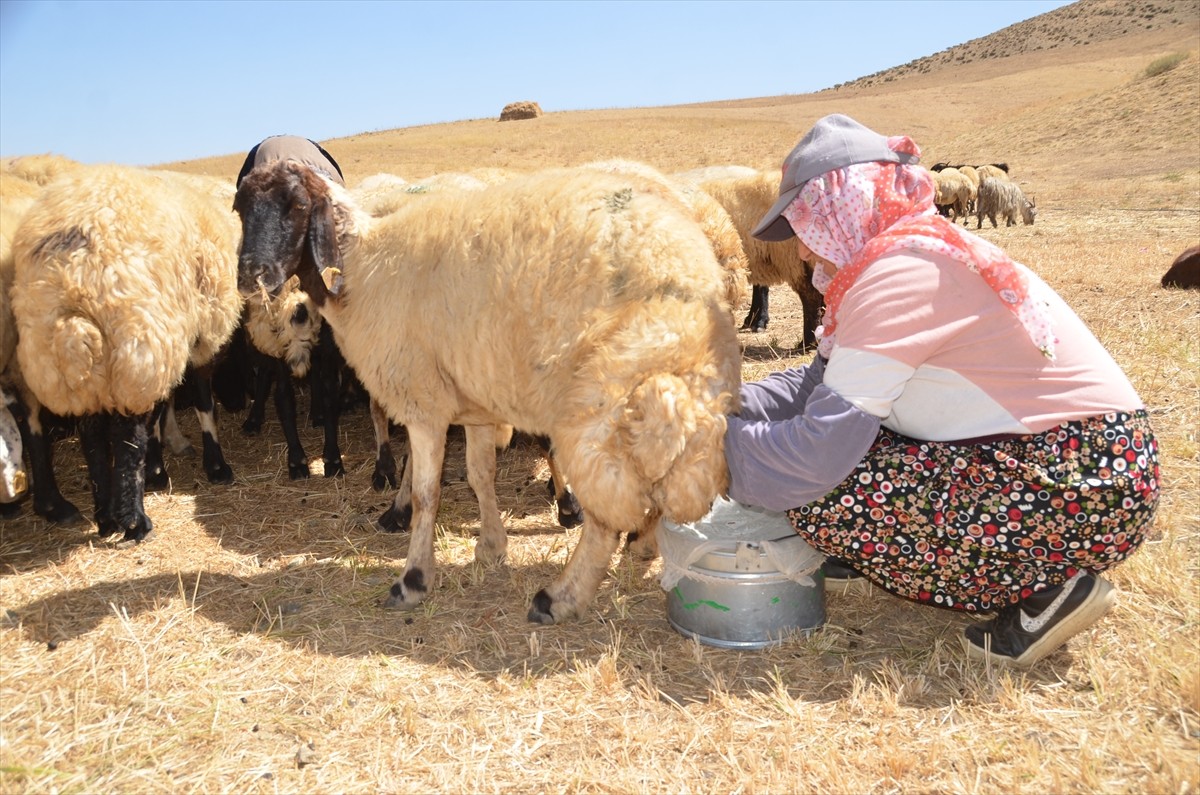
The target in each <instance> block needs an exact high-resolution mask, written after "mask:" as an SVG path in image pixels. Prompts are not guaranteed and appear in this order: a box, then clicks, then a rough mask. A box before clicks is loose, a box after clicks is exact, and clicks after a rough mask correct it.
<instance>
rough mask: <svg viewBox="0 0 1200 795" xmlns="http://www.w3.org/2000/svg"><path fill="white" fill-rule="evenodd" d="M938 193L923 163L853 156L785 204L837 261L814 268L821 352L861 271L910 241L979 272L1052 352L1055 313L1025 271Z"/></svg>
mask: <svg viewBox="0 0 1200 795" xmlns="http://www.w3.org/2000/svg"><path fill="white" fill-rule="evenodd" d="M888 146H889V147H890V148H891V149H893V150H895V151H900V152H907V153H910V154H914V155H920V150H919V149H917V145H916V144H915V143H913V141H912V140H911V139H910V138H908V137H907V136H893V137H892V138H889V139H888ZM933 197H934V186H933V178H932V177H931V176H930V175H929V172H928V171H926V170H925V169H924V168H922V167H920V166H915V165H901V164H898V163H882V162H871V163H855V164H854V165H850V166H846V167H845V168H839V169H835V170H833V171H829V172H826V173H825V174H822V175H821V176H819V177H815V178H814V179H811V180H809V181H808V182H806V183H805V184H804V187H803V188H801V190H800V193H799V194H797V196H796V198H795V199H794V200H793V201H792V203H791V204H789V205H788V206H787V209H785V210H784V211H783V216H784V217H785V218H787V220H788V223H789V224H790V225H791V227H792V229H793V231H795V233H796V236H797V237H799V238H800V240H801V241H803V243H804V245H806V246H808V248H810V249H811V250H812V252H813V253H814V254H816V255H817V256H818V257H821V258H823V259H826V260H829V261H830V262H832V263H833V264H834V266H836V267H837V274H836V275H835V276H833V277H832V278H830V277H829V276H828V275H827V274H825V273H824V269H823V268H820V267H818V268H816V269H815V270H814V272H813V286H814V287H816V288H817V290H818V291H820V292H821V293H822V294H823V295H824V296H825V306H826V310H825V317H824V323H823V325H822V326H821V328H818V329H817V336H818V337H819V338H820V341H819V343H818V346H817V349H818V352H820V354H821V355H822V356H826V357H827V356H829V353H830V351H831V350H832V349H833V341H834V335H835V333H836V330H837V310H838V307H839V305H840V304H841V300H842V297H843V296H844V295H845V294H846V291H847V290H848V289H849V288H850V286H851V285H853V284H854V282H855V280H857V279H858V276H859V274H860V273H862V272H863V270H865V269H866V268H867V266H869V265H870V264H871V263H872V262H874V261H875V260H877V259H879V258H880V257H882V256H884V255H885V254H889V253H891V252H893V251H897V250H900V249H908V250H913V251H928V252H931V253H935V254H941V255H943V256H945V257H949V258H950V259H952V260H954V261H955V262H958V263H960V264H962V265H965V266H966V267H967V268H969V269H970V270H971V271H972V272H973V273H978V274H979V275H980V276H981V277H983V280H984V281H985V282H987V284H988V286H989V287H991V288H992V290H993V291H994V292H995V293H996V295H997V297H998V298H999V299H1000V301H1001V302H1002V303H1003V304H1004V306H1005V307H1006V308H1007V309H1008V310H1009V311H1011V312H1012V313H1013V314H1014V315H1016V317H1017V319H1018V320H1019V321H1020V323H1021V325H1022V326H1023V327H1024V328H1025V331H1026V333H1027V334H1028V335H1029V338H1030V340H1032V341H1033V344H1034V345H1036V346H1037V348H1038V350H1040V351H1041V352H1042V354H1043V355H1044V356H1046V358H1048V359H1053V358H1054V343H1055V338H1054V333H1053V330H1052V329H1051V323H1050V316H1049V313H1048V312H1047V311H1046V306H1045V304H1044V303H1043V302H1041V301H1038V300H1036V299H1035V298H1033V297H1031V296H1030V294H1029V284H1028V279H1027V278H1026V276H1025V273H1024V272H1023V271H1022V270H1021V269H1020V268H1018V267H1017V266H1016V263H1014V262H1013V260H1012V259H1011V258H1010V257H1009V256H1008V255H1007V254H1005V253H1004V252H1003V251H1001V250H1000V249H999V248H997V247H996V246H994V245H992V244H991V243H989V242H988V241H986V240H984V239H983V238H981V237H978V236H976V235H972V234H971V233H970V232H967V231H966V230H963V229H959V228H958V226H957V225H955V224H953V223H951V222H950V221H947V220H946V219H945V218H942V217H941V216H940V215H938V214H937V212H936V210H935V208H934V206H933Z"/></svg>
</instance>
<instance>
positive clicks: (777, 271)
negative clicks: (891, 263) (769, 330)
mask: <svg viewBox="0 0 1200 795" xmlns="http://www.w3.org/2000/svg"><path fill="white" fill-rule="evenodd" d="M779 179H780V178H779V174H777V173H769V172H763V171H759V172H755V173H754V174H753V175H751V176H742V177H726V178H718V179H713V180H708V181H705V182H701V183H700V185H699V187H700V188H701V189H702V190H704V192H705V193H707V194H709V195H710V196H712V197H713V198H714V199H716V200H717V202H718V203H720V205H721V206H722V207H724V208H725V210H726V212H728V213H729V217H730V218H731V219H732V220H733V224H734V226H735V227H736V228H737V230H738V234H739V236H740V237H741V239H742V248H743V250H744V251H745V253H746V260H747V265H748V276H749V281H750V284H752V285H754V294H753V297H752V300H751V306H750V315H748V316H747V318H746V321H745V322H744V323H743V324H742V327H743V328H751V329H753V330H755V331H761V330H763V329H765V328H766V327H767V322H768V320H769V316H770V309H769V305H768V293H767V288H769V287H771V286H772V285H776V284H786V285H789V286H790V287H791V288H792V289H793V290H795V291H796V294H797V295H798V296H799V297H800V303H801V305H802V306H803V307H804V334H803V339H802V343H803V345H805V346H813V345H816V339H817V337H816V328H817V319H818V318H819V317H820V314H821V307H822V306H823V303H824V301H823V299H822V297H821V294H820V293H819V292H817V288H815V287H813V284H812V264H811V263H809V262H805V261H804V260H803V259H801V258H800V249H799V247H798V246H797V245H796V241H795V240H788V241H784V242H782V243H768V242H766V241H763V240H759V239H757V238H755V237H752V236H751V235H750V231H751V230H752V229H754V227H755V225H757V224H758V222H759V220H760V219H761V218H762V217H763V215H765V214H766V212H767V210H769V209H771V205H773V204H774V203H775V201H776V200H777V199H778V198H779Z"/></svg>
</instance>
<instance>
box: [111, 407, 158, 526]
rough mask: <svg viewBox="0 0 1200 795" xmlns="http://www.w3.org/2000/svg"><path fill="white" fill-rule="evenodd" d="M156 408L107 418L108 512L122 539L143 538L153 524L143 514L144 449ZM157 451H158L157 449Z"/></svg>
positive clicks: (144, 512)
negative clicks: (110, 455)
mask: <svg viewBox="0 0 1200 795" xmlns="http://www.w3.org/2000/svg"><path fill="white" fill-rule="evenodd" d="M156 412H157V409H155V410H154V411H150V412H148V413H146V414H135V415H132V416H127V415H124V414H113V415H111V416H110V417H109V421H108V433H109V442H108V447H109V450H110V451H111V453H112V471H113V475H112V480H111V489H112V491H111V495H110V500H111V506H110V508H109V512H110V513H111V515H112V517H113V520H114V521H115V523H116V525H117V529H119V530H124V531H125V540H126V541H144V540H145V539H146V537H147V536H149V535H150V533H151V531H152V530H154V523H153V522H151V521H150V517H149V516H147V515H146V511H145V509H144V501H145V494H146V489H145V486H146V449H147V447H148V445H149V437H150V423H151V422H152V421H153V419H154V416H155V414H156ZM159 452H160V454H161V450H160V451H159Z"/></svg>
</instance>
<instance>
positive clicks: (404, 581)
mask: <svg viewBox="0 0 1200 795" xmlns="http://www.w3.org/2000/svg"><path fill="white" fill-rule="evenodd" d="M446 431H447V426H446V425H441V426H434V425H429V424H423V425H410V426H408V445H409V451H410V457H411V458H412V536H411V537H410V538H409V541H408V561H407V562H406V564H405V566H404V574H403V576H402V577H401V578H400V579H399V580H397V581H396V582H395V583H393V584H392V588H391V591H390V593H389V595H388V598H387V601H386V602H385V603H384V604H385V606H387V607H401V608H411V607H416V606H417V605H418V604H420V603H421V602H422V600H424V598H425V595H426V594H427V593H429V589H430V587H431V586H432V585H433V575H434V565H435V561H434V555H433V523H434V520H435V519H436V518H437V511H438V504H439V502H440V501H441V496H442V463H443V461H444V459H445V454H446ZM490 443H491V442H490V440H489V444H490Z"/></svg>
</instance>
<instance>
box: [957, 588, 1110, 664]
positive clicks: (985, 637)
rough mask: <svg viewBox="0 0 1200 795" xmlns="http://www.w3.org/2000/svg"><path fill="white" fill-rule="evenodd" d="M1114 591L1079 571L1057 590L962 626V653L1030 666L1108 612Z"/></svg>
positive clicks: (976, 658)
mask: <svg viewBox="0 0 1200 795" xmlns="http://www.w3.org/2000/svg"><path fill="white" fill-rule="evenodd" d="M1116 596H1117V592H1116V591H1115V590H1113V587H1112V586H1111V585H1109V584H1108V581H1107V580H1105V579H1103V578H1101V577H1098V576H1096V575H1095V574H1091V573H1089V572H1086V571H1081V572H1079V573H1078V574H1076V575H1075V576H1074V577H1072V578H1071V579H1069V580H1067V581H1066V582H1065V583H1063V584H1062V585H1060V586H1058V587H1057V588H1051V589H1049V590H1047V591H1042V592H1041V593H1037V594H1034V595H1033V596H1030V597H1028V598H1026V599H1022V600H1021V601H1020V602H1018V603H1017V604H1015V605H1011V606H1009V607H1006V608H1004V609H1003V610H1001V611H1000V612H999V613H998V614H997V615H996V617H995V618H993V619H990V620H988V621H983V622H980V623H978V624H973V625H971V626H968V627H967V628H966V629H965V630H963V645H964V646H965V647H966V650H967V657H969V658H971V659H973V660H990V661H991V662H993V663H1000V664H1002V665H1013V666H1016V667H1017V668H1029V667H1031V666H1032V665H1033V664H1034V663H1036V662H1037V661H1038V660H1040V659H1042V658H1043V657H1045V656H1046V655H1048V654H1050V653H1051V652H1053V651H1054V650H1055V649H1057V648H1058V647H1059V646H1062V645H1063V644H1064V643H1066V642H1067V639H1068V638H1070V637H1071V636H1072V635H1075V634H1077V633H1079V632H1082V631H1083V630H1085V629H1087V628H1088V627H1090V626H1091V625H1092V624H1094V623H1096V622H1097V621H1099V620H1100V617H1101V616H1103V615H1104V614H1105V613H1107V612H1108V608H1109V607H1111V606H1112V603H1113V601H1114V600H1115V599H1116Z"/></svg>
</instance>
